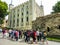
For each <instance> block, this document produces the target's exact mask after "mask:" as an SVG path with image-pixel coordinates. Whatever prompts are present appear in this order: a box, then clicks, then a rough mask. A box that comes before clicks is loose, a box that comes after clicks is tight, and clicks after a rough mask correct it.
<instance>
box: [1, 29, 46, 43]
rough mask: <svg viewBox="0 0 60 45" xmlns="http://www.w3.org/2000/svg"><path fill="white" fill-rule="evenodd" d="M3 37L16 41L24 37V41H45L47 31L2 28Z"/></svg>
mask: <svg viewBox="0 0 60 45" xmlns="http://www.w3.org/2000/svg"><path fill="white" fill-rule="evenodd" d="M2 34H3V38H9V39H10V40H15V41H18V40H19V39H24V40H25V42H32V43H33V42H36V43H37V42H39V41H45V40H46V36H47V33H46V31H42V32H41V31H39V30H25V31H23V30H15V29H9V30H7V29H3V30H2Z"/></svg>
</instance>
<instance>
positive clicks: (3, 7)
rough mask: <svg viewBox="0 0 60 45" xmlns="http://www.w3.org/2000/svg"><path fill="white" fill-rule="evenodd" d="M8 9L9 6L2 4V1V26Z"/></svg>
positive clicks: (0, 13)
mask: <svg viewBox="0 0 60 45" xmlns="http://www.w3.org/2000/svg"><path fill="white" fill-rule="evenodd" d="M7 9H8V5H7V3H6V2H2V1H1V0H0V24H2V23H3V20H4V18H5V16H6V15H7V14H8V13H7Z"/></svg>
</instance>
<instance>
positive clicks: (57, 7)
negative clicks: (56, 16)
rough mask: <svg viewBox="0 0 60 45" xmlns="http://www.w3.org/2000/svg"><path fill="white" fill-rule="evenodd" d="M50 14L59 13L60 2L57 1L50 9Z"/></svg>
mask: <svg viewBox="0 0 60 45" xmlns="http://www.w3.org/2000/svg"><path fill="white" fill-rule="evenodd" d="M52 10H53V12H52V13H59V12H60V1H58V2H57V3H56V4H55V5H54V6H53V8H52Z"/></svg>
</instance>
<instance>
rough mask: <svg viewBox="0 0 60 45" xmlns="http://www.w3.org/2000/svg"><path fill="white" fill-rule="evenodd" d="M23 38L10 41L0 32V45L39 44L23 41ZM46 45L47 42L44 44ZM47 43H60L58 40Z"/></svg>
mask: <svg viewBox="0 0 60 45" xmlns="http://www.w3.org/2000/svg"><path fill="white" fill-rule="evenodd" d="M22 40H23V39H20V40H19V41H11V40H8V39H3V38H2V36H1V34H0V45H41V43H38V44H28V43H25V42H24V40H23V41H22ZM46 45H47V44H46ZM48 45H60V43H59V42H52V41H48Z"/></svg>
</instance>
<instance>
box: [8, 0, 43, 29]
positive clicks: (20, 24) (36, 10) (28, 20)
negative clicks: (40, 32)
mask: <svg viewBox="0 0 60 45" xmlns="http://www.w3.org/2000/svg"><path fill="white" fill-rule="evenodd" d="M9 11H10V13H9V17H8V27H10V28H15V29H21V30H26V29H32V21H33V20H36V18H37V17H40V16H44V11H43V6H42V5H41V6H39V5H38V4H37V3H36V2H35V0H29V1H27V2H24V3H22V4H20V5H18V6H16V7H14V8H13V5H12V4H10V5H9Z"/></svg>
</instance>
